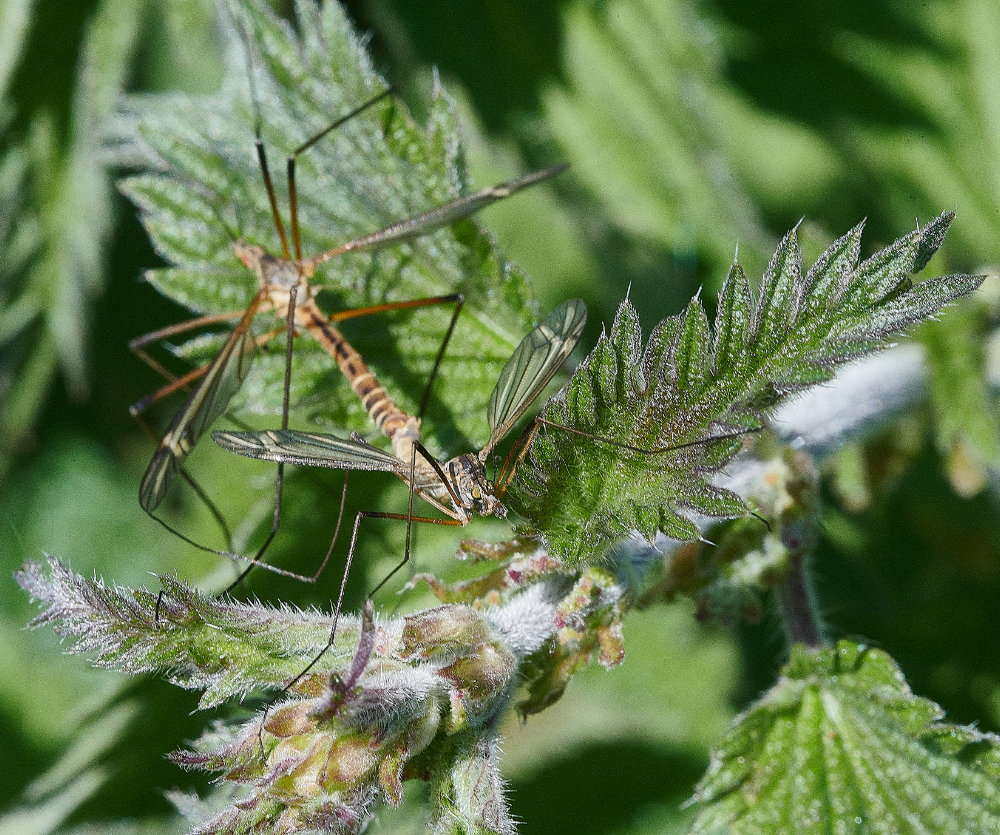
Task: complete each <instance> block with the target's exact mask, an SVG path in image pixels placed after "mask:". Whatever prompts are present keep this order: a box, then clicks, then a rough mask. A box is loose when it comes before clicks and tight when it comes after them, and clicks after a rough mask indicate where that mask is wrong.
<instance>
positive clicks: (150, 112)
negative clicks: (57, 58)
mask: <svg viewBox="0 0 1000 835" xmlns="http://www.w3.org/2000/svg"><path fill="white" fill-rule="evenodd" d="M224 10H225V13H223V14H222V15H221V18H222V19H221V21H220V27H221V29H222V30H223V34H224V36H225V38H226V39H227V41H228V49H227V51H226V68H225V78H224V81H223V83H222V87H221V89H220V90H219V92H218V93H217V94H216V95H211V96H187V95H178V94H158V95H146V96H133V97H131V98H130V99H128V100H127V101H126V103H125V105H124V108H123V109H122V111H121V112H120V113H119V114H118V116H117V119H116V121H115V122H114V123H113V125H112V128H111V134H112V136H111V139H112V142H113V143H114V146H115V147H114V149H113V150H114V155H115V157H116V158H117V160H118V161H119V162H120V163H123V164H125V165H128V166H131V167H132V168H134V169H138V171H137V173H135V175H134V176H131V177H129V178H128V179H126V180H124V181H123V182H122V183H121V189H122V191H123V192H124V193H125V194H126V195H127V196H128V197H129V198H130V199H131V200H132V201H133V202H134V203H135V204H136V205H137V206H138V207H139V210H140V212H141V217H142V222H143V224H144V225H145V227H146V229H147V231H148V232H149V235H150V238H151V239H152V241H153V244H154V246H155V247H156V249H157V251H158V252H159V254H160V255H161V256H162V257H163V258H164V260H165V261H167V262H168V263H169V264H171V265H172V266H171V267H170V268H168V269H158V270H151V271H150V272H149V274H148V280H149V281H150V283H152V284H153V285H154V286H155V287H156V288H157V289H158V290H159V291H160V292H162V293H164V294H165V295H168V296H170V297H171V298H173V299H175V300H176V301H178V302H180V303H181V304H183V305H185V306H186V307H188V308H190V309H191V310H192V311H194V312H195V313H199V314H201V313H222V312H226V311H237V310H239V309H240V307H242V306H245V305H246V304H247V302H248V301H249V299H250V298H251V297H252V295H253V294H254V292H255V291H256V289H257V282H256V278H255V276H254V275H253V274H252V273H251V272H250V271H249V270H247V269H246V268H245V267H244V266H243V264H242V263H240V261H239V260H238V259H237V257H236V255H235V254H234V253H233V249H232V243H233V240H234V239H235V238H236V237H242V238H244V239H246V240H247V241H248V242H250V243H252V244H257V245H260V246H262V247H264V248H265V249H266V250H267V251H268V252H270V253H272V254H275V255H281V253H282V249H281V242H280V239H279V235H278V233H277V230H276V228H275V223H274V220H273V218H272V213H271V209H270V204H269V201H268V195H267V192H266V189H265V185H264V179H263V177H262V174H261V169H260V166H259V163H258V160H257V156H256V152H255V147H254V139H255V131H256V126H257V123H258V121H259V125H260V131H261V136H262V140H263V143H264V146H265V148H266V151H267V153H268V158H269V161H270V166H269V167H270V170H271V176H272V177H273V179H274V188H275V192H276V197H277V201H278V206H279V209H280V212H281V214H282V217H283V221H284V225H285V227H286V232H287V234H288V236H289V245H290V246H291V229H290V218H289V206H288V186H287V181H286V175H285V160H286V157H287V156H288V154H290V153H291V152H292V151H293V150H294V149H295V148H297V147H299V146H301V145H302V144H303V143H304V142H306V141H308V140H309V139H311V138H312V137H314V136H316V135H317V134H318V133H319V132H320V131H322V130H323V129H325V128H326V127H328V126H329V125H331V123H333V122H334V121H335V120H337V119H338V118H340V117H341V116H343V115H344V114H346V113H348V112H350V111H351V110H353V109H354V108H356V107H358V106H359V105H360V104H362V103H364V102H366V101H368V100H370V99H371V98H373V97H374V96H375V95H377V94H378V93H381V92H383V91H385V90H386V89H387V88H388V84H387V83H386V81H384V80H383V79H382V78H380V77H379V76H378V75H377V74H376V73H375V71H374V70H373V68H372V65H371V60H370V58H369V57H368V55H367V53H366V52H365V49H364V46H363V42H362V41H361V40H360V39H359V38H358V36H357V35H356V34H355V33H354V31H353V30H352V28H351V26H350V23H349V22H348V21H347V19H346V18H345V17H344V14H343V11H342V10H341V8H340V7H339V5H338V4H336V3H333V2H329V3H324V4H322V6H321V7H320V8H318V9H317V8H316V7H315V6H314V4H312V3H308V2H302V3H298V4H297V5H296V13H297V16H298V18H299V23H300V25H299V27H298V28H297V30H296V31H293V29H292V28H291V27H290V26H289V25H288V24H287V23H286V22H285V21H282V20H280V19H279V18H277V17H275V16H274V14H273V13H272V12H271V11H270V10H269V9H268V8H267V6H266V5H265V4H263V3H262V2H259V0H252V2H246V3H237V2H235V1H234V2H227V3H226V4H225V5H224ZM248 53H249V54H248ZM250 73H252V76H251V75H250ZM425 121H426V125H425V126H420V125H418V124H417V123H415V122H414V120H413V119H412V118H411V117H410V116H409V114H408V113H407V112H406V111H405V108H404V106H403V105H402V103H401V102H399V101H398V100H396V99H395V98H394V97H391V96H390V97H389V98H388V99H387V100H386V101H385V102H383V103H380V104H378V105H376V106H374V107H371V108H369V109H368V110H366V111H364V112H363V113H361V114H359V115H357V116H355V117H353V118H351V119H349V120H347V121H346V122H345V123H344V124H343V125H341V126H339V127H337V128H336V129H335V130H333V131H331V132H330V133H329V135H327V136H325V137H324V138H322V139H321V140H319V141H318V142H317V143H316V144H315V145H314V146H312V147H311V148H309V149H308V150H306V151H304V152H303V153H301V154H299V155H298V157H297V160H296V185H297V194H298V217H299V222H300V231H301V239H302V252H303V255H305V256H310V255H315V254H317V253H319V252H323V251H325V250H328V249H330V248H332V247H335V246H337V245H340V244H343V243H346V242H348V241H351V240H353V239H355V238H358V237H360V236H363V235H367V234H370V233H373V232H376V231H378V230H380V229H383V228H385V227H386V226H388V225H390V224H391V223H394V222H396V221H399V220H403V219H406V218H410V217H412V216H415V215H418V214H420V213H422V212H425V211H427V210H429V209H431V208H434V207H436V206H439V205H441V204H444V203H446V202H448V201H450V200H452V199H455V198H456V197H458V196H460V195H462V194H464V193H466V192H468V191H470V187H469V184H468V183H467V182H466V179H465V174H464V167H463V152H462V147H461V143H460V141H459V140H458V138H457V131H456V125H455V115H454V107H453V103H452V101H451V100H450V99H449V98H448V97H447V96H446V94H445V93H444V91H443V90H442V89H441V88H440V87H438V88H437V89H436V90H435V92H434V96H433V103H432V105H431V110H430V112H429V113H428V114H426V116H425ZM313 283H314V284H315V285H318V286H322V287H323V288H325V291H324V292H323V293H321V295H320V297H319V303H320V307H321V308H322V309H324V310H325V311H327V312H330V313H333V312H336V311H339V310H346V309H351V308H357V307H363V306H367V305H372V304H380V303H383V302H387V301H403V300H411V299H418V298H425V297H428V296H435V295H441V294H445V293H452V292H462V293H464V294H465V298H466V306H465V309H464V311H463V313H462V315H461V316H460V317H459V320H458V324H457V327H456V330H455V332H454V335H453V337H452V340H451V343H450V346H449V350H448V352H447V354H446V356H445V359H444V363H443V365H442V367H441V369H440V379H441V381H442V389H443V387H444V386H447V385H448V381H449V380H460V381H461V383H462V384H461V386H456V385H452V386H450V387H449V394H448V397H447V398H443V397H436V398H435V399H434V400H432V401H431V404H430V408H429V410H428V421H427V422H426V423H425V430H426V433H427V436H428V437H433V436H434V435H435V432H438V431H441V432H443V434H444V435H445V437H444V438H442V437H440V436H439V437H438V438H437V441H438V442H439V443H441V444H442V445H444V446H446V447H447V446H449V445H451V444H454V443H457V442H459V441H463V442H465V443H468V442H469V440H470V439H472V440H478V441H479V442H480V443H481V442H484V441H485V434H486V431H487V428H486V424H485V420H484V404H485V403H486V400H487V398H488V396H489V392H490V390H491V388H492V386H493V385H494V383H495V382H496V378H497V375H498V374H499V372H500V369H501V368H502V366H503V363H504V362H505V361H506V359H507V358H508V357H509V356H510V353H511V350H512V349H513V347H514V346H515V345H516V344H517V342H518V340H519V338H520V337H521V335H522V334H523V333H524V332H526V331H527V330H528V329H529V328H530V324H531V312H530V311H529V309H528V295H529V291H528V286H527V280H526V278H525V276H524V275H523V274H522V273H521V272H519V271H518V270H517V269H515V268H512V267H511V266H510V265H509V264H506V263H505V262H504V261H503V260H502V259H501V257H500V256H499V254H498V252H497V250H496V247H495V245H494V243H493V241H492V239H491V238H490V237H489V236H488V235H487V233H485V232H484V231H483V230H482V229H480V228H479V227H478V226H477V225H476V224H475V222H474V221H472V220H469V219H465V220H461V221H459V222H457V223H455V224H454V225H453V226H450V227H448V228H445V229H443V230H439V231H437V232H435V233H433V234H431V235H428V236H427V237H425V238H421V239H418V240H414V241H412V242H408V243H406V244H401V245H396V246H392V247H386V248H384V249H379V250H377V251H374V252H370V253H354V254H347V255H343V256H340V257H337V258H335V259H333V260H331V261H329V262H327V263H326V264H323V265H321V266H320V267H319V269H318V270H317V275H316V277H315V278H314V279H313ZM450 313H451V308H441V307H430V308H421V309H418V310H415V311H398V312H388V313H379V314H374V315H372V316H371V317H366V318H364V319H362V320H358V322H360V324H358V323H356V322H355V321H349V322H346V323H345V324H344V328H343V330H344V333H345V335H346V336H347V338H348V340H349V341H350V342H351V343H352V344H353V345H354V347H356V348H357V349H358V350H359V351H360V352H361V354H362V356H364V357H365V360H366V361H367V362H368V363H369V365H370V366H371V367H372V370H373V371H374V372H375V373H376V375H378V376H379V378H380V380H381V382H382V383H383V384H384V385H385V386H386V388H387V389H388V391H389V392H390V393H391V394H392V395H393V396H394V397H395V398H396V399H397V400H398V402H399V404H400V406H401V407H402V408H403V409H405V410H407V411H411V412H415V411H416V409H417V406H418V404H419V402H420V398H421V396H422V395H423V388H424V384H425V382H426V380H427V377H428V374H429V373H430V370H431V368H432V366H433V363H434V359H435V357H436V356H437V352H438V350H439V348H440V345H441V341H442V338H443V336H444V333H445V330H446V327H447V324H448V321H449V316H450ZM258 320H259V321H258V322H257V323H256V325H255V327H256V328H257V329H258V332H259V333H261V334H263V333H266V332H267V331H268V330H269V329H271V328H273V327H274V326H275V320H274V317H273V316H272V315H265V314H262V315H260V316H259V317H258ZM164 324H165V325H166V324H170V323H166V322H165V323H164ZM217 330H222V331H224V326H220V327H219V328H217ZM179 339H180V340H181V341H183V337H179ZM179 353H181V354H185V353H186V351H185V349H184V348H181V349H180V350H179ZM203 355H204V351H200V352H195V353H194V356H193V359H196V358H200V357H201V356H203ZM209 355H211V352H209ZM283 365H284V356H283V350H281V349H280V348H278V349H276V350H273V351H270V352H262V351H259V352H258V356H257V359H256V364H255V367H254V369H253V370H252V371H251V373H250V375H249V377H248V379H247V381H246V384H245V385H244V387H243V391H242V393H241V394H240V395H238V396H237V397H236V399H235V400H234V403H233V406H234V407H235V408H237V409H239V408H244V409H247V408H248V409H250V410H252V411H255V412H258V413H262V414H272V415H273V414H276V413H278V412H279V411H280V407H281V402H282V381H283V376H284V368H283ZM292 397H293V402H294V403H302V402H303V401H305V402H306V404H307V405H308V407H309V408H308V409H307V410H306V418H307V419H308V420H309V422H311V423H315V422H317V421H319V422H322V423H326V424H328V425H332V426H339V427H348V428H352V429H359V430H362V431H369V430H370V429H371V425H370V421H369V420H368V417H367V414H366V413H365V411H364V409H363V408H362V406H361V404H360V403H359V402H358V400H357V398H356V397H355V396H354V395H353V394H352V392H351V391H350V389H349V387H348V386H347V384H346V382H345V381H344V380H343V379H341V374H340V373H339V371H338V370H337V368H336V366H335V364H334V363H333V362H332V361H331V359H330V357H329V356H327V355H326V353H324V352H323V350H322V349H321V348H320V347H319V345H318V344H316V343H315V341H314V340H312V339H311V338H310V337H309V336H308V335H306V336H303V337H301V338H299V339H297V340H296V348H295V363H294V371H293V380H292ZM295 417H298V415H296V416H293V420H294V419H295Z"/></svg>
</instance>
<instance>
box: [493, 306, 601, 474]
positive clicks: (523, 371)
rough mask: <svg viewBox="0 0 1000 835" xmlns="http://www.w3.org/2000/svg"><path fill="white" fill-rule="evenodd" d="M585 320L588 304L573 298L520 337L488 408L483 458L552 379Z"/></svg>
mask: <svg viewBox="0 0 1000 835" xmlns="http://www.w3.org/2000/svg"><path fill="white" fill-rule="evenodd" d="M586 322H587V306H586V305H585V304H584V303H583V302H582V301H581V300H580V299H570V300H569V301H567V302H563V303H562V304H561V305H559V307H557V308H556V309H555V310H553V311H552V312H551V313H550V314H549V315H548V316H547V317H546V318H545V320H544V321H543V322H541V324H539V325H538V327H536V328H535V329H534V330H533V331H532V332H531V333H529V334H528V335H527V336H526V337H524V339H522V340H521V344H520V345H518V346H517V348H516V349H515V351H514V353H513V355H512V356H511V358H510V359H509V360H507V364H506V365H505V366H504V367H503V370H502V371H501V372H500V379H499V380H497V384H496V387H495V388H494V389H493V394H491V395H490V403H489V406H488V407H487V409H486V417H487V420H488V421H489V425H490V440H489V442H488V443H487V444H486V446H485V447H484V448H483V451H482V452H481V453H480V454H479V457H480V459H482V460H485V458H486V456H487V455H488V454H489V453H490V451H491V450H492V449H493V447H494V446H495V445H496V443H497V442H498V441H499V440H500V439H501V438H502V437H503V436H504V435H506V434H507V432H508V431H509V430H510V427H511V426H512V425H513V424H514V423H515V422H516V421H517V419H518V418H519V417H521V415H523V414H524V412H525V410H526V409H527V408H528V407H529V406H530V405H531V404H532V402H533V401H534V399H535V398H536V397H538V395H539V394H540V393H541V391H542V389H543V388H545V386H546V384H547V383H548V382H549V380H551V379H552V375H553V374H555V373H556V370H557V369H558V368H559V366H561V365H562V364H563V362H564V361H565V360H566V357H568V356H569V355H570V353H571V352H572V351H573V348H574V347H575V346H576V343H577V342H578V341H579V339H580V335H581V334H582V333H583V326H584V325H585V324H586Z"/></svg>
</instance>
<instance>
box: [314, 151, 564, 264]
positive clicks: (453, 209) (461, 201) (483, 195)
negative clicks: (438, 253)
mask: <svg viewBox="0 0 1000 835" xmlns="http://www.w3.org/2000/svg"><path fill="white" fill-rule="evenodd" d="M567 167H568V166H566V165H565V164H563V165H552V166H550V167H548V168H542V169H540V170H538V171H532V172H531V173H530V174H525V175H524V176H523V177H518V178H517V179H516V180H510V181H509V182H506V183H501V184H500V185H496V186H489V187H488V188H484V189H480V190H479V191H477V192H476V193H475V194H469V195H467V196H465V197H459V198H458V199H457V200H452V201H451V202H450V203H445V204H444V205H443V206H438V207H437V208H434V209H431V210H429V211H427V212H424V213H423V214H419V215H417V216H416V217H411V218H408V219H407V220H402V221H400V222H399V223H394V224H393V225H392V226H388V227H386V228H385V229H382V230H380V231H378V232H373V233H372V234H370V235H365V236H364V237H361V238H356V239H355V240H353V241H350V242H348V243H346V244H342V245H341V246H338V247H335V248H334V249H330V250H327V251H326V252H321V253H320V254H319V255H315V256H313V257H312V258H308V259H306V261H307V263H309V264H312V265H313V266H314V267H315V266H318V265H319V264H322V263H324V262H326V261H329V260H330V259H331V258H335V257H336V256H338V255H343V254H344V253H346V252H365V251H367V250H371V249H381V248H382V247H386V246H390V245H392V244H398V243H403V242H405V241H409V240H412V239H413V238H419V237H422V236H424V235H428V234H430V233H431V232H433V231H434V230H435V229H440V228H442V227H444V226H451V225H452V224H453V223H456V222H457V221H459V220H461V219H462V218H465V217H468V216H469V215H472V214H475V213H476V212H478V211H479V210H480V209H485V208H486V207H487V206H489V205H491V204H493V203H496V202H497V201H498V200H503V199H504V198H505V197H510V196H511V195H512V194H516V193H517V192H519V191H521V189H525V188H527V187H528V186H533V185H534V184H535V183H539V182H541V181H542V180H547V179H548V178H549V177H554V176H555V175H556V174H559V173H560V172H562V171H565V170H566V168H567Z"/></svg>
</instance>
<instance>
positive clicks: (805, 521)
mask: <svg viewBox="0 0 1000 835" xmlns="http://www.w3.org/2000/svg"><path fill="white" fill-rule="evenodd" d="M782 463H783V464H784V465H785V467H786V468H787V471H786V477H785V480H784V485H783V486H784V490H783V493H784V501H783V502H782V503H781V504H782V506H781V507H780V508H778V507H776V508H775V510H777V511H778V512H777V513H775V519H776V520H777V524H778V526H779V528H778V531H777V533H778V535H779V537H780V539H781V545H782V547H783V548H784V550H785V552H786V561H785V566H784V568H785V572H784V576H783V577H782V578H781V580H780V581H779V583H778V599H779V601H780V604H781V611H782V614H783V616H784V623H785V631H786V633H787V635H788V638H789V641H790V642H791V643H793V644H805V645H806V646H808V647H821V646H825V645H826V643H827V642H826V639H825V637H824V635H823V629H822V626H821V623H820V617H819V606H818V602H817V598H816V594H815V590H814V589H813V586H812V583H811V581H810V575H809V558H810V556H811V555H812V553H813V551H814V550H815V548H816V541H817V539H818V536H819V524H820V503H819V473H818V472H817V470H816V463H815V461H814V460H813V458H812V456H810V455H808V454H806V453H804V452H801V451H795V450H792V449H786V451H785V453H784V455H783V456H782Z"/></svg>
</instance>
